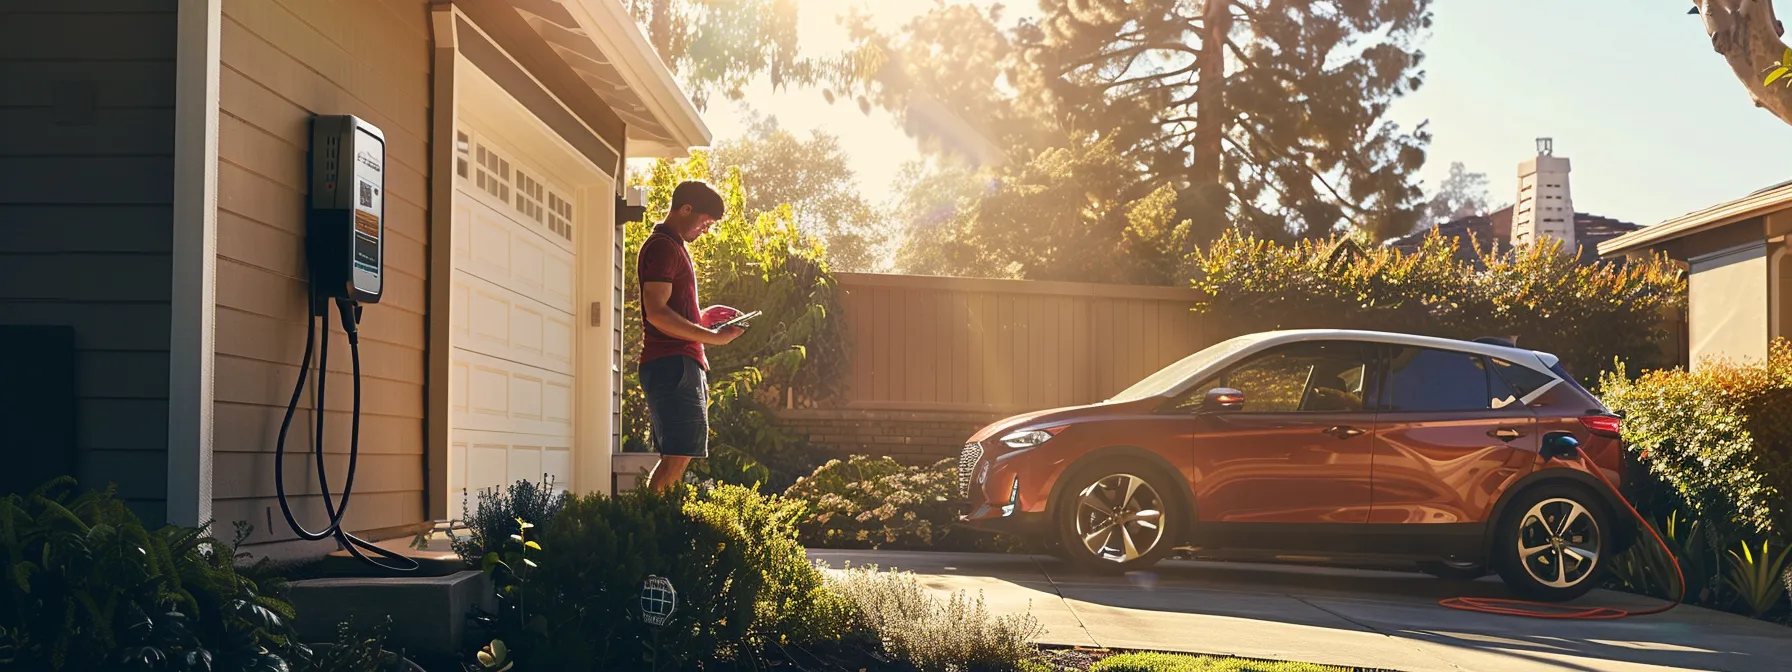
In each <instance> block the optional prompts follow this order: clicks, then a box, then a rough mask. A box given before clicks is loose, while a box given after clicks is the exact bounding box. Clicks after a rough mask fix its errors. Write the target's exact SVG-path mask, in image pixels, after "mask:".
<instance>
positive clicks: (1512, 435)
mask: <svg viewBox="0 0 1792 672" xmlns="http://www.w3.org/2000/svg"><path fill="white" fill-rule="evenodd" d="M1487 435H1488V436H1491V437H1493V438H1496V439H1499V440H1501V441H1511V440H1513V439H1516V438H1518V437H1521V436H1524V432H1521V431H1518V430H1516V429H1513V428H1511V427H1501V428H1499V429H1490V430H1487Z"/></svg>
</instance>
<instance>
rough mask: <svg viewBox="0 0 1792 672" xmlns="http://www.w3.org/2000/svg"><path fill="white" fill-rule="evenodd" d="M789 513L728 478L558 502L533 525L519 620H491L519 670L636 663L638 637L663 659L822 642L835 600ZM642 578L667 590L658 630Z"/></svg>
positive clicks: (784, 504) (792, 510)
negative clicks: (525, 620)
mask: <svg viewBox="0 0 1792 672" xmlns="http://www.w3.org/2000/svg"><path fill="white" fill-rule="evenodd" d="M800 515H801V508H800V504H796V503H794V502H789V501H787V500H784V499H781V498H776V497H767V496H764V495H760V494H758V493H756V492H754V491H753V490H751V489H749V488H745V487H741V486H731V485H721V486H713V487H699V488H693V487H690V486H680V487H678V488H676V489H674V490H673V491H671V492H667V493H656V492H652V491H649V490H646V489H645V488H641V489H637V490H635V491H631V492H627V493H623V494H620V495H617V496H615V497H606V496H603V495H596V494H594V495H589V496H585V497H578V498H572V499H569V500H568V502H567V503H566V505H565V506H564V507H563V508H562V509H561V510H560V512H559V513H558V515H556V516H555V517H554V518H553V519H552V520H550V521H547V522H546V523H544V524H543V525H541V526H540V527H539V528H535V529H536V531H538V532H539V536H537V537H535V538H537V539H539V540H540V546H541V548H540V549H539V550H534V549H530V550H531V551H532V552H533V553H534V554H535V555H534V556H533V557H534V558H536V559H537V560H538V562H539V567H537V568H534V569H532V570H531V571H532V573H531V574H530V576H529V580H528V581H527V582H526V583H524V584H522V585H520V587H519V588H518V594H520V595H525V596H527V599H528V605H529V612H530V618H529V624H528V627H527V628H524V627H521V626H520V625H519V624H518V623H516V622H515V621H513V620H512V619H494V620H492V621H491V622H490V626H491V627H493V629H494V633H495V635H496V637H495V639H497V640H500V641H501V643H502V644H504V645H506V648H507V651H506V652H505V653H507V654H508V657H507V660H509V661H511V662H514V663H516V664H517V665H518V666H519V667H521V668H523V669H551V670H594V669H640V667H641V666H642V665H643V664H644V663H643V657H644V655H643V654H645V653H648V651H645V650H643V648H642V644H641V643H643V642H649V641H657V643H658V645H657V647H655V650H654V651H653V652H652V653H654V654H655V655H656V657H657V658H658V660H659V662H660V664H662V665H665V664H668V663H670V664H672V665H674V666H677V665H691V664H695V663H697V662H698V661H707V660H712V659H716V658H722V659H742V658H750V657H752V656H754V655H756V652H757V651H758V650H760V649H761V648H762V647H764V646H766V645H768V643H774V642H775V643H780V644H782V643H791V644H804V643H810V642H820V641H827V640H829V639H832V638H835V637H837V636H838V635H839V633H840V631H841V630H842V620H843V619H844V618H846V616H845V614H846V607H845V606H844V604H843V603H842V602H840V601H839V599H838V598H837V596H834V595H833V594H832V593H830V592H828V591H827V590H826V588H825V586H824V585H823V582H822V579H821V578H820V576H819V575H818V574H817V573H816V570H815V569H814V568H813V567H811V566H810V565H809V564H808V561H807V559H806V558H805V557H804V555H803V551H802V547H801V546H800V545H798V544H797V543H796V540H795V531H794V521H795V520H796V519H798V517H800ZM526 539H527V538H526ZM525 547H526V545H525ZM649 575H658V576H662V577H665V578H667V579H668V580H669V581H671V582H672V584H673V586H674V588H675V589H676V590H677V591H678V609H677V611H676V612H675V613H674V614H673V615H672V618H671V619H670V621H668V622H667V623H666V624H665V625H664V626H662V627H659V628H657V629H656V628H653V627H651V626H649V625H648V624H647V623H645V622H644V621H643V620H642V618H641V616H640V609H641V605H640V595H641V585H642V581H643V580H644V579H645V578H646V577H648V576H649ZM494 655H495V654H494ZM498 657H499V658H504V656H498Z"/></svg>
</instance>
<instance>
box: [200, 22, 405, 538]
mask: <svg viewBox="0 0 1792 672" xmlns="http://www.w3.org/2000/svg"><path fill="white" fill-rule="evenodd" d="M223 13H224V19H223V28H222V42H223V44H222V52H223V56H222V61H223V66H222V74H221V75H220V101H221V102H220V107H221V114H220V115H219V118H220V119H219V122H220V129H219V135H220V137H219V171H218V270H217V283H218V290H217V291H218V299H217V300H218V314H217V325H218V327H217V329H218V332H217V349H218V354H217V388H216V395H217V406H216V414H217V415H216V432H217V436H216V446H217V448H216V457H215V460H216V461H215V466H214V473H215V475H216V477H215V483H214V497H215V503H214V515H215V516H216V519H217V521H218V525H219V527H220V528H221V529H222V530H223V531H226V532H228V530H229V528H230V524H231V522H232V521H235V520H246V521H248V522H250V523H252V524H254V525H255V527H256V531H255V536H254V537H253V538H252V540H253V541H256V542H263V541H273V540H281V539H290V538H292V534H291V532H290V531H289V530H288V529H287V526H286V523H285V522H284V521H283V520H282V519H281V515H280V510H279V506H278V504H277V503H276V500H275V498H274V494H275V491H274V480H273V450H274V439H275V436H276V434H278V432H279V429H280V420H281V415H282V413H283V412H284V410H285V406H286V403H287V401H288V399H289V397H290V395H291V394H292V385H293V382H294V379H295V377H296V376H297V374H298V370H299V369H298V366H299V364H300V358H301V355H302V354H303V352H304V344H305V282H304V280H303V278H304V277H305V269H304V250H303V240H304V239H303V235H304V231H305V222H304V216H305V202H304V196H305V189H306V185H305V182H306V173H305V170H306V164H305V152H306V145H307V143H308V134H309V124H310V115H311V114H313V113H317V114H353V115H356V116H358V117H361V118H363V119H366V120H368V121H370V122H372V123H373V124H374V125H376V126H378V127H379V128H380V129H381V130H382V131H384V132H385V135H386V140H387V149H386V152H387V155H386V165H387V178H386V191H387V199H386V219H387V222H386V226H387V229H386V238H385V242H386V250H385V264H386V275H385V295H384V297H383V299H382V300H381V302H380V303H379V304H377V305H371V306H367V307H366V312H365V317H364V319H363V321H362V325H361V359H362V367H363V369H362V370H363V401H362V413H363V416H362V421H361V422H362V425H361V457H360V464H359V472H358V474H357V476H356V481H355V492H354V500H353V505H352V506H351V507H350V514H349V518H348V523H347V526H348V527H349V528H350V529H352V530H356V531H367V530H376V529H382V528H391V527H395V526H400V525H407V524H412V523H416V522H420V521H422V520H424V519H425V514H424V508H423V504H424V502H423V466H424V465H423V445H424V423H423V411H424V390H423V381H424V347H425V342H424V314H425V289H424V287H425V282H424V279H425V277H426V275H427V270H428V262H427V254H428V239H429V236H428V212H427V208H428V203H429V198H428V196H429V193H428V179H427V175H428V170H429V168H428V166H429V151H428V138H429V122H430V109H429V106H430V63H431V53H430V27H429V13H428V2H427V1H426V0H334V1H324V0H226V2H225V3H224V8H223ZM348 354H349V353H348V342H347V340H346V337H345V336H344V335H343V334H342V332H341V330H340V327H337V328H334V329H332V334H331V341H330V355H331V357H330V370H331V374H330V378H329V393H330V394H329V400H328V404H327V406H326V409H327V410H326V418H327V422H328V423H330V426H329V427H328V428H327V434H326V436H325V439H326V442H327V451H326V453H327V454H328V455H329V456H330V458H331V459H330V460H329V464H330V468H331V478H332V483H331V485H332V487H333V489H334V490H335V491H336V492H337V493H338V494H339V493H340V489H341V479H342V473H343V471H344V469H345V468H346V463H347V451H348V434H349V413H348V410H349V408H350V403H349V402H350V392H351V387H350V383H351V379H350V377H349V375H348V371H349V358H348ZM306 396H307V398H306V399H305V400H303V401H301V404H300V406H301V409H305V410H302V411H301V413H300V414H299V416H298V417H297V418H295V420H294V424H295V425H300V424H302V423H307V422H313V421H311V420H310V418H309V415H310V414H309V413H308V412H306V411H308V410H309V409H310V407H311V404H310V401H309V398H308V397H309V395H306ZM290 436H291V438H290V439H289V449H290V450H289V456H288V460H289V461H288V462H287V479H288V480H287V488H288V493H289V495H291V494H293V493H302V494H303V495H304V496H298V497H294V498H293V499H294V502H295V503H296V504H298V505H299V506H298V509H297V511H298V515H299V516H300V520H301V522H303V523H305V524H307V525H309V526H313V527H316V526H320V525H321V524H322V521H323V513H322V505H321V499H320V498H319V497H317V496H315V493H316V492H317V488H316V484H315V477H313V476H310V474H311V471H312V469H311V466H310V464H311V463H310V462H309V461H308V458H307V456H306V449H307V447H308V444H309V441H310V437H311V432H310V431H308V429H307V428H306V427H294V428H293V430H292V432H291V434H290ZM270 521H271V525H270Z"/></svg>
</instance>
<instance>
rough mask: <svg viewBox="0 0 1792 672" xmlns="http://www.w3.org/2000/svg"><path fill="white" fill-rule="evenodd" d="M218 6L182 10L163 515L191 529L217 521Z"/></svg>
mask: <svg viewBox="0 0 1792 672" xmlns="http://www.w3.org/2000/svg"><path fill="white" fill-rule="evenodd" d="M220 2H221V0H180V4H179V5H178V10H177V13H176V15H175V16H176V19H175V26H176V27H175V60H174V193H173V194H172V196H173V208H172V209H173V221H172V225H171V227H170V228H171V233H172V237H171V240H170V243H171V246H172V252H173V254H172V259H171V265H172V268H173V270H172V272H171V273H170V278H169V281H170V283H171V286H170V288H169V289H170V294H169V302H168V317H169V320H168V321H169V323H170V327H169V332H168V453H167V455H168V475H167V492H166V500H165V503H166V509H165V511H166V519H167V521H168V522H170V523H174V524H178V525H187V526H199V525H203V524H205V523H207V522H209V521H210V520H211V518H212V436H213V423H212V411H213V405H212V402H213V399H214V395H213V387H212V383H213V374H214V370H213V367H214V365H215V363H216V360H217V356H216V355H217V339H216V333H217V308H218V306H217V289H218V275H217V271H218V72H219V62H218V59H219V53H220V51H219V43H220V38H219V35H220V34H221V27H222V25H223V24H222V22H223V13H222V7H221V4H220Z"/></svg>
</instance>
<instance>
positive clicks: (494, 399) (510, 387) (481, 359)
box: [449, 348, 573, 436]
mask: <svg viewBox="0 0 1792 672" xmlns="http://www.w3.org/2000/svg"><path fill="white" fill-rule="evenodd" d="M452 361H453V366H452V367H450V370H451V375H453V376H455V377H456V378H457V380H456V381H454V382H455V383H456V384H457V385H451V386H450V387H451V388H452V387H457V386H458V383H459V382H460V380H466V381H467V384H466V385H465V389H466V392H464V394H465V395H466V398H467V404H466V409H465V410H464V411H460V412H457V413H455V414H454V417H453V418H452V419H450V420H449V423H450V425H451V426H452V427H455V428H461V429H478V430H485V431H519V432H527V433H535V434H555V433H559V434H566V435H568V436H571V434H572V406H573V404H572V398H573V397H572V394H573V392H572V390H573V377H572V376H569V375H566V374H563V373H557V372H554V371H548V370H545V369H539V368H534V367H529V366H526V365H520V364H517V363H516V362H510V361H505V360H502V359H498V358H496V357H492V356H490V355H484V354H481V353H477V352H469V351H467V350H462V349H460V348H455V350H454V354H453V357H452Z"/></svg>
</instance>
